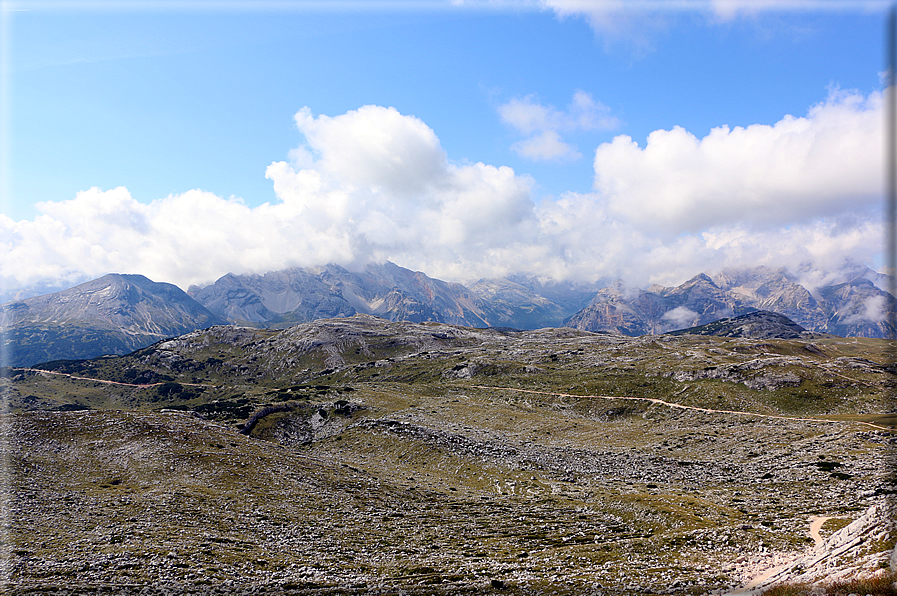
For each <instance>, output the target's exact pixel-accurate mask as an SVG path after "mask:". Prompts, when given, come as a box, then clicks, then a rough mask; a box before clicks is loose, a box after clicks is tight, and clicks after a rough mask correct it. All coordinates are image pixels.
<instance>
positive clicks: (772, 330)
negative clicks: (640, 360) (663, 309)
mask: <svg viewBox="0 0 897 596" xmlns="http://www.w3.org/2000/svg"><path fill="white" fill-rule="evenodd" d="M805 332H806V329H804V328H803V327H801V326H800V325H798V324H797V323H795V322H794V321H792V320H791V319H789V318H788V317H786V316H784V315H780V314H778V313H774V312H769V311H768V310H758V311H754V312H750V313H747V314H745V315H739V316H737V317H732V318H725V319H720V320H718V321H714V322H712V323H707V324H706V325H700V326H698V327H689V328H688V329H680V330H678V331H671V332H670V333H669V335H686V334H688V335H715V336H717V337H745V338H751V339H796V338H799V337H802V334H804V333H805Z"/></svg>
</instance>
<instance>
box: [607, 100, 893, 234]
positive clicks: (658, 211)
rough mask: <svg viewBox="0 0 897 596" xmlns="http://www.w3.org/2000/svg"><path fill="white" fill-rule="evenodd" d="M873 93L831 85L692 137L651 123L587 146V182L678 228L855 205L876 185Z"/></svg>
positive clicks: (662, 228)
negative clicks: (643, 132)
mask: <svg viewBox="0 0 897 596" xmlns="http://www.w3.org/2000/svg"><path fill="white" fill-rule="evenodd" d="M881 108H882V99H881V94H880V93H873V94H871V95H870V96H869V97H863V96H862V95H861V94H859V93H856V92H844V91H839V90H835V91H832V92H831V93H830V95H829V97H828V99H827V100H826V101H825V102H823V103H821V104H819V105H816V106H814V107H813V108H811V109H810V111H809V113H808V114H807V116H805V117H800V118H796V117H793V116H786V117H784V118H783V119H782V120H780V121H779V122H777V123H775V124H774V125H771V126H770V125H765V124H755V125H751V126H748V127H736V128H734V129H730V128H729V127H728V126H722V127H719V128H714V129H713V130H711V131H710V133H709V134H708V135H707V136H706V137H704V138H702V139H698V138H697V137H695V136H694V135H693V134H691V133H689V132H688V131H686V130H684V129H683V128H680V127H675V128H673V129H672V130H656V131H654V132H652V133H651V134H650V135H649V136H648V140H647V144H646V145H645V147H644V148H642V147H639V146H638V144H637V143H636V142H635V141H633V140H632V139H631V138H630V137H628V136H625V135H620V136H618V137H616V138H614V140H613V141H612V142H610V143H604V144H602V145H601V146H599V147H598V149H597V150H596V152H595V190H596V191H597V192H598V193H599V194H600V195H601V196H602V197H604V198H605V200H606V201H607V204H608V209H609V211H610V212H611V213H613V214H614V215H615V216H617V217H620V218H623V219H626V220H627V221H631V222H633V223H634V224H636V225H637V226H639V227H640V228H643V229H646V230H652V231H653V232H655V233H664V234H669V235H673V236H675V235H678V234H680V233H683V232H691V233H694V232H698V231H700V230H704V229H707V228H708V227H711V226H719V225H725V224H727V223H731V222H740V223H741V224H742V225H748V226H750V227H752V228H755V229H761V228H772V227H777V226H787V225H790V224H793V223H798V222H802V221H806V220H807V219H808V218H813V217H818V216H820V215H833V214H837V213H841V212H849V211H863V210H866V209H868V208H869V207H870V206H874V205H877V204H878V202H879V201H880V197H881V193H882V188H881V185H882V180H883V178H882V163H883V157H882V146H883V140H882V119H883V114H882V111H881Z"/></svg>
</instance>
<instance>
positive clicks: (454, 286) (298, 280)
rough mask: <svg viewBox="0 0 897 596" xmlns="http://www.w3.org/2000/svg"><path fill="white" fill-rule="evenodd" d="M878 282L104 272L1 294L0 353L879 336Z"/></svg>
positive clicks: (747, 274)
mask: <svg viewBox="0 0 897 596" xmlns="http://www.w3.org/2000/svg"><path fill="white" fill-rule="evenodd" d="M886 281H887V280H886V279H883V276H880V275H879V274H876V273H875V272H873V271H871V270H869V269H867V268H858V269H856V270H855V271H853V272H852V273H851V274H850V275H847V276H842V278H841V279H840V280H839V281H838V282H837V283H829V284H826V285H822V286H820V287H814V288H808V287H806V286H805V285H803V284H802V283H801V280H800V279H799V278H798V277H797V276H795V275H794V274H793V273H791V272H788V271H786V270H785V269H772V268H767V267H756V268H750V269H730V270H725V271H723V272H721V273H719V274H717V275H715V276H713V277H710V276H708V275H706V274H703V273H702V274H699V275H697V276H695V277H693V278H692V279H690V280H688V281H686V282H685V283H683V284H681V285H679V286H676V287H663V286H658V285H654V286H651V287H650V288H647V289H637V290H633V289H630V288H627V287H625V286H624V285H623V284H622V283H621V282H614V283H607V282H606V281H603V282H596V283H577V282H570V281H566V282H556V281H550V280H542V279H538V278H533V277H528V276H522V275H521V276H512V277H508V278H500V279H480V280H478V281H476V282H473V283H471V284H468V285H463V284H460V283H451V282H445V281H441V280H438V279H434V278H431V277H429V276H427V275H426V274H424V273H421V272H416V271H411V270H408V269H405V268H403V267H399V266H398V265H395V264H393V263H389V262H387V263H384V264H377V265H368V266H367V267H365V268H364V269H363V270H361V271H356V272H353V271H349V270H347V269H345V268H343V267H340V266H337V265H327V266H322V267H312V268H298V267H297V268H290V269H284V270H281V271H274V272H269V273H265V274H242V275H235V274H227V275H225V276H223V277H221V278H220V279H218V280H217V281H216V282H215V283H213V284H211V285H208V286H204V287H198V286H193V287H191V288H189V290H188V292H183V291H182V290H180V289H179V288H177V287H176V286H174V285H172V284H166V283H157V282H153V281H151V280H149V279H147V278H146V277H143V276H141V275H120V274H109V275H105V276H103V277H101V278H99V279H96V280H93V281H90V282H87V283H84V284H81V285H78V286H75V287H73V288H70V289H67V290H63V291H60V292H55V293H52V294H46V295H43V296H36V297H32V298H27V299H25V300H18V301H13V302H8V303H6V304H4V305H2V307H0V315H2V317H3V327H4V338H3V349H4V350H5V352H6V360H7V363H8V364H9V365H12V366H28V365H31V364H34V363H37V362H44V361H50V360H57V359H80V358H91V357H95V356H99V355H103V354H124V353H127V352H130V351H133V350H136V349H138V348H142V347H145V346H147V345H150V344H152V343H154V342H156V341H159V340H161V339H164V338H167V337H172V336H176V335H180V334H183V333H187V332H190V331H193V330H195V329H203V328H207V327H210V326H213V325H221V324H237V325H245V326H252V327H270V328H284V327H289V326H292V325H295V324H297V323H302V322H308V321H313V320H317V319H327V318H334V317H347V316H352V315H355V314H367V315H374V316H377V317H380V318H383V319H387V320H391V321H408V322H415V323H421V322H428V321H434V322H440V323H448V324H452V325H460V326H465V327H480V328H482V327H510V328H517V329H539V328H545V327H561V326H565V327H572V328H575V329H580V330H584V331H592V332H610V333H620V334H623V335H629V336H636V335H645V334H658V333H665V332H669V331H673V330H679V329H686V328H690V327H696V326H701V325H706V324H707V323H711V322H713V321H717V320H719V319H723V318H730V317H735V316H738V315H743V314H747V313H750V312H753V311H758V310H763V311H771V312H775V313H778V314H780V315H784V316H785V317H787V318H789V319H791V320H792V321H794V322H795V323H797V324H798V325H800V326H802V327H803V328H805V329H806V330H808V331H811V332H817V333H829V334H833V335H840V336H863V337H888V336H890V334H891V333H893V331H894V327H893V325H892V324H891V323H890V321H891V320H893V319H892V318H890V317H893V315H894V313H895V311H897V301H895V298H894V297H893V296H892V295H891V294H889V293H888V292H886V291H884V290H882V289H881V288H880V287H879V285H884V283H883V282H886ZM876 284H878V285H876Z"/></svg>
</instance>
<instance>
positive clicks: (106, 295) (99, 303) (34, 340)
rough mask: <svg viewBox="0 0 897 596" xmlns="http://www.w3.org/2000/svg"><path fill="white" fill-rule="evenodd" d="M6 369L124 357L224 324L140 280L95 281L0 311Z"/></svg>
mask: <svg viewBox="0 0 897 596" xmlns="http://www.w3.org/2000/svg"><path fill="white" fill-rule="evenodd" d="M0 314H2V321H3V329H4V338H3V343H4V349H5V350H6V352H7V355H8V359H9V360H8V364H10V365H12V366H27V365H31V364H35V363H37V362H46V361H49V360H56V359H79V358H93V357H96V356H100V355H104V354H125V353H128V352H131V351H133V350H136V349H138V348H142V347H145V346H148V345H150V344H152V343H154V342H156V341H159V340H160V339H165V338H167V337H172V336H176V335H181V334H184V333H189V332H190V331H194V330H196V329H204V328H206V327H210V326H212V325H218V324H223V323H226V322H227V321H226V320H224V319H223V318H221V317H218V316H216V315H214V314H212V313H211V312H209V311H208V310H207V309H206V308H205V307H203V306H202V305H201V304H199V303H197V302H196V301H195V300H193V299H192V298H190V296H188V295H187V294H186V293H185V292H184V291H183V290H181V289H180V288H178V287H177V286H175V285H172V284H168V283H157V282H154V281H151V280H150V279H147V278H146V277H144V276H142V275H121V274H116V273H110V274H108V275H104V276H103V277H100V278H99V279H95V280H93V281H89V282H87V283H84V284H81V285H78V286H75V287H73V288H69V289H68V290H63V291H61V292H55V293H52V294H45V295H43V296H35V297H32V298H26V299H25V300H19V301H14V302H8V303H6V304H4V305H2V307H0Z"/></svg>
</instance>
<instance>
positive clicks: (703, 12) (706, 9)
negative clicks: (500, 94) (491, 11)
mask: <svg viewBox="0 0 897 596" xmlns="http://www.w3.org/2000/svg"><path fill="white" fill-rule="evenodd" d="M524 2H525V3H526V4H530V2H529V1H528V0H524ZM538 6H539V7H541V8H542V9H543V10H550V11H552V12H554V13H555V14H556V15H557V16H558V17H559V18H561V19H565V18H576V17H581V18H583V19H585V20H586V21H587V22H588V24H589V26H590V27H591V28H592V29H593V30H594V31H595V33H596V34H597V35H598V36H600V37H601V38H602V39H603V40H604V41H605V43H606V45H608V46H609V45H613V44H622V45H624V46H628V47H630V48H631V49H632V50H633V51H634V53H635V54H636V55H641V54H645V53H648V52H651V51H653V49H654V47H653V42H652V40H653V39H654V38H656V37H658V36H660V35H662V34H663V32H665V31H666V30H668V29H670V28H671V27H672V26H673V21H674V19H675V17H676V16H678V15H698V16H700V17H703V18H704V19H705V20H706V22H707V23H709V24H720V23H723V24H726V23H730V22H732V21H734V20H736V19H756V18H757V17H760V16H762V15H764V14H768V13H820V12H826V13H860V14H869V13H871V14H882V15H884V14H885V12H886V11H887V10H889V9H890V8H891V6H892V3H891V2H890V0H538Z"/></svg>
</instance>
